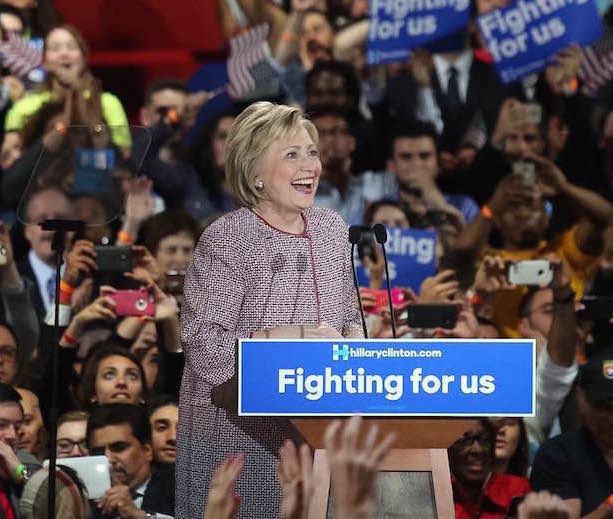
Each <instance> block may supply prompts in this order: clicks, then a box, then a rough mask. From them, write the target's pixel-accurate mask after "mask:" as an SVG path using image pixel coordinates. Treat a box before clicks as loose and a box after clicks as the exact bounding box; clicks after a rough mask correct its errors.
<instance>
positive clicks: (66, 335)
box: [62, 332, 79, 346]
mask: <svg viewBox="0 0 613 519" xmlns="http://www.w3.org/2000/svg"><path fill="white" fill-rule="evenodd" d="M62 338H63V339H64V342H66V343H67V344H70V345H71V346H76V345H77V344H79V340H78V339H77V338H76V337H73V336H72V335H70V334H69V333H68V332H64V335H62Z"/></svg>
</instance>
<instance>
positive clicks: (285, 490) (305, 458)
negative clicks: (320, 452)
mask: <svg viewBox="0 0 613 519" xmlns="http://www.w3.org/2000/svg"><path fill="white" fill-rule="evenodd" d="M277 478H278V479H279V483H280V484H281V491H282V494H283V497H282V499H281V519H307V517H308V515H309V507H310V504H311V499H312V497H313V455H312V453H311V449H309V446H308V445H307V444H306V443H304V444H302V445H301V446H300V450H297V449H296V446H295V445H294V443H293V442H292V441H291V440H287V441H286V442H285V444H284V445H283V447H281V450H280V451H279V462H278V464H277Z"/></svg>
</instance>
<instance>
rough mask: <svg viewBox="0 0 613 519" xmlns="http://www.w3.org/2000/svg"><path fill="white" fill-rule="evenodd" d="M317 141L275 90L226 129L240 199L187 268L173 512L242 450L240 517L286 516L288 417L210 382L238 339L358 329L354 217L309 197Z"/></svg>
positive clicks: (226, 373) (189, 506) (226, 372)
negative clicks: (227, 397)
mask: <svg viewBox="0 0 613 519" xmlns="http://www.w3.org/2000/svg"><path fill="white" fill-rule="evenodd" d="M317 144H318V137H317V131H316V129H315V127H314V126H313V124H312V123H311V122H310V121H309V120H307V119H306V118H305V117H304V116H303V114H302V112H301V111H300V110H298V109H296V108H291V107H289V106H282V105H274V104H271V103H268V102H258V103H254V104H252V105H251V106H249V107H248V108H246V109H245V110H244V111H243V112H242V113H241V114H240V115H239V116H238V117H237V118H236V120H235V121H234V124H233V125H232V128H231V129H230V133H229V135H228V140H227V143H226V175H227V180H228V184H229V186H230V189H231V191H232V193H233V194H234V196H235V197H236V198H237V199H238V200H239V201H240V202H241V205H242V206H244V207H241V208H240V209H238V210H236V211H233V212H231V213H228V214H226V215H225V216H222V217H221V218H219V219H218V220H216V221H215V222H214V223H213V224H211V225H210V226H209V227H208V228H207V229H206V230H205V231H204V233H203V234H202V236H201V238H200V241H199V243H198V246H197V248H196V252H195V256H194V262H193V264H192V265H191V266H190V268H189V270H188V272H187V276H186V279H185V289H184V302H183V308H182V311H181V314H182V315H181V320H182V341H183V348H184V351H185V357H186V365H185V371H184V375H183V382H182V385H181V399H180V415H179V416H180V418H179V434H178V456H177V494H176V502H177V509H176V517H177V519H195V518H200V517H202V514H203V510H204V504H205V499H206V495H207V492H208V489H209V486H210V482H211V477H212V473H213V471H214V469H215V467H217V466H218V465H220V464H221V463H222V462H223V460H224V459H225V458H226V456H228V455H229V454H232V453H239V452H243V453H244V454H245V468H244V470H243V473H242V476H241V479H240V480H239V482H238V489H237V493H238V494H239V495H240V496H241V504H240V512H239V517H241V518H249V519H258V518H261V519H271V518H274V517H278V516H279V504H280V488H279V486H278V483H277V482H276V470H275V468H276V455H277V453H278V452H279V448H280V447H281V445H282V444H283V442H284V441H285V439H287V438H288V437H290V436H292V428H291V426H290V424H289V422H288V421H286V420H282V419H274V418H266V417H263V418H255V417H238V416H237V415H236V413H235V412H233V411H230V410H228V411H227V410H224V409H220V408H219V407H216V406H215V405H213V403H212V402H211V390H212V388H213V387H214V386H217V385H219V384H221V383H223V382H225V381H227V380H229V379H230V378H231V377H232V376H233V375H234V354H235V342H236V340H237V339H239V338H247V337H254V338H275V339H279V338H281V339H282V338H287V339H298V338H341V337H353V338H356V337H361V336H362V330H361V324H360V323H361V321H360V314H359V311H358V309H357V306H356V294H355V289H354V287H353V282H352V272H351V261H350V260H351V258H350V245H349V243H348V239H347V238H348V234H347V227H346V225H345V223H344V221H343V219H342V218H341V217H340V216H339V215H338V214H336V213H335V212H333V211H331V210H328V209H320V208H312V207H311V206H312V205H313V198H314V196H315V192H316V190H317V185H318V182H319V177H320V175H321V162H320V159H319V153H318V149H317Z"/></svg>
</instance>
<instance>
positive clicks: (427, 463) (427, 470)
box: [291, 418, 476, 519]
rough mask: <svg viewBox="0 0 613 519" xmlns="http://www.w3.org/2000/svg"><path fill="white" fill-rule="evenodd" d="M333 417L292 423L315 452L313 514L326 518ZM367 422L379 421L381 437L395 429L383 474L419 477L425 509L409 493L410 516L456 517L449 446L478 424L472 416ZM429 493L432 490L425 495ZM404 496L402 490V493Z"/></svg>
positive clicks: (423, 518) (315, 517)
mask: <svg viewBox="0 0 613 519" xmlns="http://www.w3.org/2000/svg"><path fill="white" fill-rule="evenodd" d="M331 421H332V419H326V418H294V419H292V420H291V422H292V424H293V425H294V427H295V428H296V429H297V430H298V431H299V432H300V433H301V434H302V436H303V437H304V438H305V439H306V440H307V442H308V443H309V444H310V446H311V447H312V448H313V449H314V451H315V457H314V463H313V470H314V476H315V482H316V486H315V491H314V496H313V502H312V505H311V510H310V512H309V519H326V518H328V517H333V515H328V514H329V511H330V509H331V508H332V506H333V504H332V503H331V502H330V471H329V467H328V463H327V459H326V454H325V451H324V450H323V447H324V434H325V430H326V428H327V426H328V425H329V424H330V422H331ZM364 423H365V425H367V426H368V425H371V424H375V423H376V424H377V426H378V427H379V435H380V437H381V438H382V437H384V436H385V435H386V434H388V433H390V432H392V431H393V432H395V433H396V442H395V444H394V449H392V450H391V451H390V453H389V454H388V456H387V457H386V458H385V459H384V460H383V463H382V465H381V472H382V473H396V474H398V473H405V474H406V473H408V474H410V475H413V476H416V477H418V478H419V480H420V483H419V485H421V487H422V489H423V492H419V494H420V496H421V497H422V498H423V502H422V503H421V505H420V506H421V508H419V509H418V510H417V509H413V510H412V511H411V510H410V509H411V507H412V506H413V505H414V503H411V502H409V501H410V496H407V495H406V494H404V495H405V497H406V500H407V502H406V503H405V504H406V508H407V509H409V510H407V512H406V514H405V515H403V517H406V518H407V519H413V518H415V519H417V518H419V519H428V518H429V517H432V518H433V519H454V517H455V514H454V508H453V495H452V491H451V476H450V473H449V462H448V459H447V447H449V446H450V445H451V444H452V443H453V442H454V441H455V440H457V439H458V438H460V437H461V436H462V434H464V433H465V432H466V431H468V430H470V429H471V428H472V427H473V426H474V425H475V423H476V421H475V420H469V419H454V418H447V419H444V418H441V419H422V418H365V419H364ZM424 492H425V493H428V492H429V495H424ZM399 495H401V494H399Z"/></svg>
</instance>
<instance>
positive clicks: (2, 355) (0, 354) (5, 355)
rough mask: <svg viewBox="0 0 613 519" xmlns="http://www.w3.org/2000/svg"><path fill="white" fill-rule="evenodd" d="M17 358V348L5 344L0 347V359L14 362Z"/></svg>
mask: <svg viewBox="0 0 613 519" xmlns="http://www.w3.org/2000/svg"><path fill="white" fill-rule="evenodd" d="M16 360H17V348H11V347H9V346H5V347H3V348H0V361H4V362H15V361H16Z"/></svg>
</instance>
